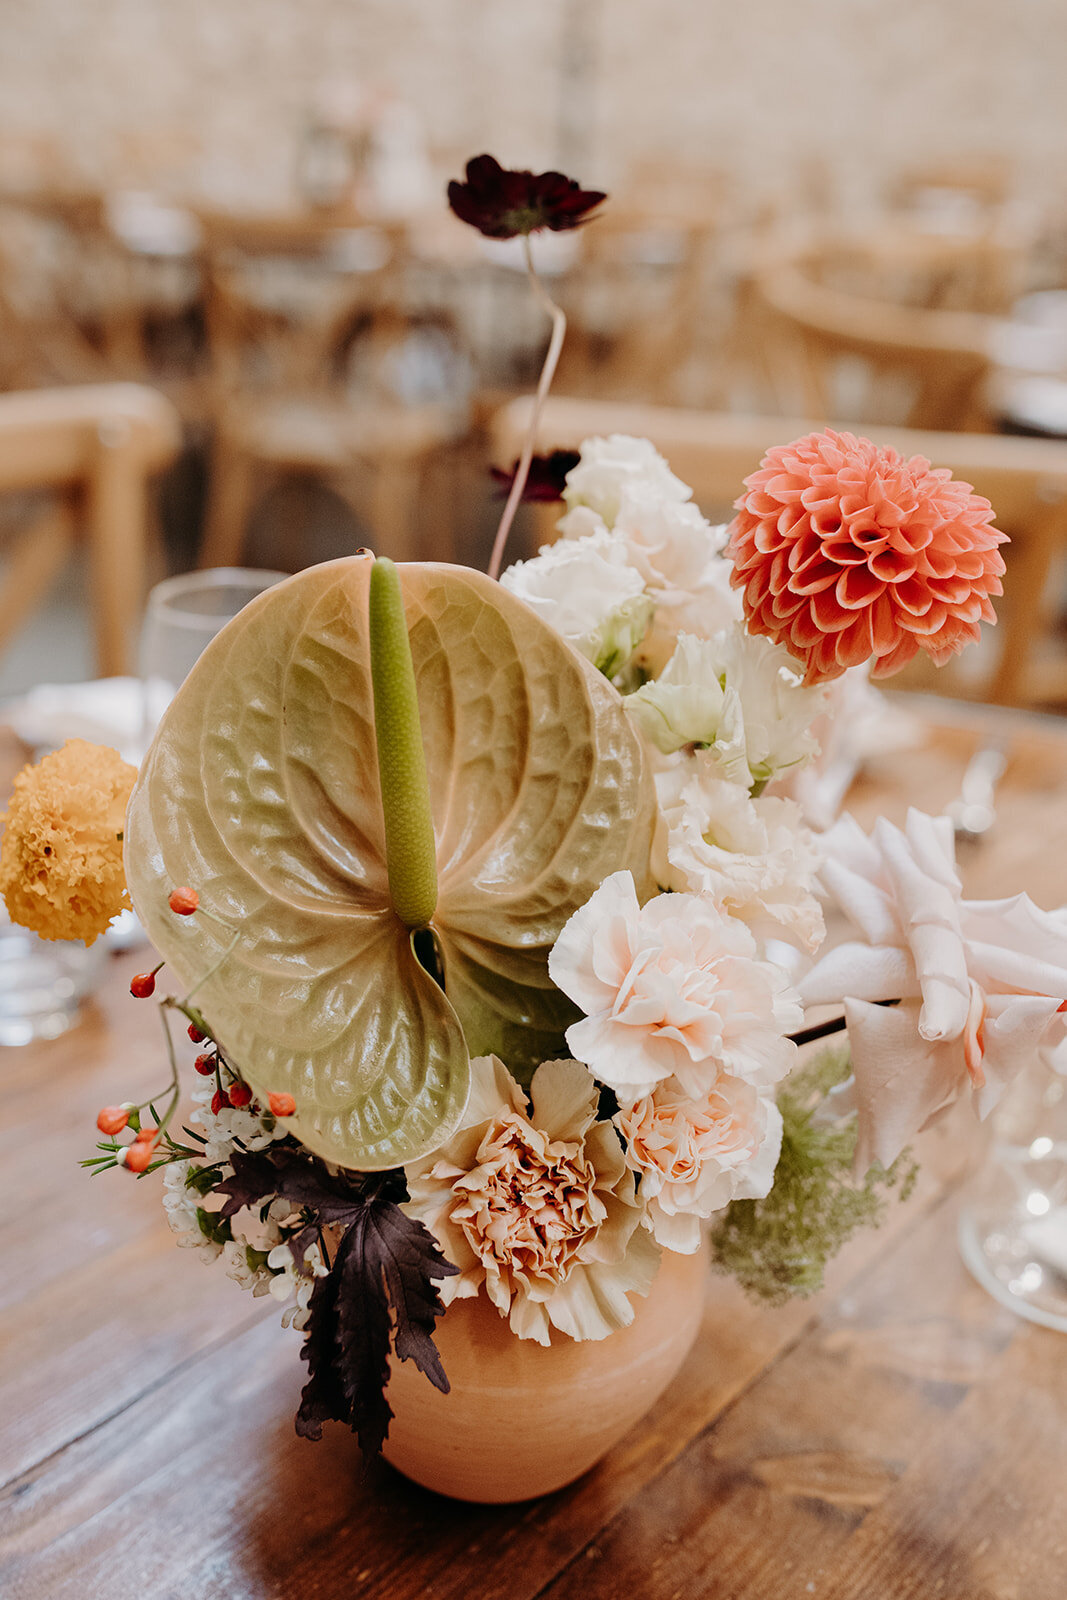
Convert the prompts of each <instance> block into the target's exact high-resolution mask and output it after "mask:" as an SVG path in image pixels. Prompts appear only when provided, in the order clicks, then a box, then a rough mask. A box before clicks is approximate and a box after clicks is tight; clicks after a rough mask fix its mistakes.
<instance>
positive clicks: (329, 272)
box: [200, 211, 469, 566]
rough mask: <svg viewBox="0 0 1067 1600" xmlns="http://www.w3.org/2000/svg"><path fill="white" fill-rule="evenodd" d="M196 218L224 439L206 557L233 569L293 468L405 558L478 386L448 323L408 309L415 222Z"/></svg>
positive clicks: (217, 443)
mask: <svg viewBox="0 0 1067 1600" xmlns="http://www.w3.org/2000/svg"><path fill="white" fill-rule="evenodd" d="M201 221H202V223H203V226H204V233H205V242H206V261H207V279H208V320H209V337H210V344H211V349H212V368H213V373H214V380H213V385H214V448H213V456H212V467H211V492H210V498H209V503H208V514H207V519H206V523H205V529H204V538H203V542H202V545H201V550H200V564H201V565H202V566H232V565H236V564H237V563H238V562H239V560H240V559H241V553H242V549H243V546H244V540H245V534H246V530H247V524H248V521H249V517H250V514H251V512H252V510H253V507H254V505H255V504H256V501H257V500H258V499H259V498H260V497H261V496H262V495H263V493H264V491H265V490H267V489H268V488H270V487H273V486H274V482H275V481H276V480H278V479H281V478H283V477H284V476H286V475H289V474H293V473H297V474H302V475H305V476H316V477H319V478H324V479H326V480H327V481H328V483H329V486H330V487H331V488H332V489H333V490H335V492H337V493H338V494H339V495H340V497H341V498H342V499H343V500H344V501H345V502H346V503H348V504H350V505H351V506H352V507H353V509H354V510H356V511H357V515H358V514H359V513H361V512H362V513H364V514H365V515H366V518H367V520H368V521H369V523H370V526H371V530H372V535H373V537H374V540H375V542H376V543H377V545H378V547H379V548H380V550H381V552H382V553H383V554H389V555H392V556H394V557H396V558H397V559H404V558H406V557H408V556H410V554H411V553H412V551H413V549H414V544H413V541H414V540H415V538H416V537H417V532H418V530H417V528H416V525H415V516H414V506H415V494H416V491H417V488H418V486H419V480H420V477H421V475H422V474H423V472H424V470H425V469H427V468H428V467H429V466H430V465H431V462H432V459H433V458H434V457H435V456H437V455H439V454H440V453H441V452H442V451H444V450H445V449H446V447H448V446H451V445H452V444H453V443H454V442H455V441H456V440H457V439H458V438H460V437H462V436H463V435H464V434H465V433H466V432H467V429H468V426H469V406H468V389H469V379H468V383H467V384H466V385H465V384H464V382H463V381H462V376H461V375H459V373H458V369H459V367H460V366H461V365H462V353H461V350H460V347H459V343H458V336H457V335H456V331H455V328H454V326H453V325H452V324H451V323H450V321H449V319H448V318H447V316H444V315H438V316H435V315H431V314H426V315H419V314H413V313H411V312H410V311H409V310H408V309H407V308H406V304H405V287H406V273H407V267H408V247H407V232H406V229H405V228H404V227H403V226H402V225H397V224H380V223H377V222H374V223H365V222H363V220H362V219H360V218H359V217H358V216H356V215H349V214H346V213H342V212H335V211H329V212H313V211H308V212H305V213H294V214H293V215H292V216H282V217H277V218H271V217H263V218H258V217H248V218H238V217H211V216H204V217H202V218H201ZM450 362H454V366H450ZM364 502H365V503H364ZM446 521H447V517H446V516H443V517H442V522H446ZM438 553H444V552H438ZM285 559H286V560H287V561H288V563H289V564H290V565H292V566H299V565H301V564H303V561H304V559H305V557H304V552H303V551H302V550H300V549H294V550H292V551H290V552H289V553H288V554H287V555H286V557H285Z"/></svg>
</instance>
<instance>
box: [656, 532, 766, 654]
mask: <svg viewBox="0 0 1067 1600" xmlns="http://www.w3.org/2000/svg"><path fill="white" fill-rule="evenodd" d="M719 531H720V530H718V529H713V530H712V532H713V533H718V532H719ZM731 566H732V563H731V562H730V561H729V560H728V559H727V558H726V556H724V555H713V556H712V557H711V559H710V560H709V561H708V563H707V565H706V566H705V568H704V570H703V572H702V573H701V574H700V577H699V578H698V579H697V581H696V583H695V584H693V586H692V587H691V588H689V589H687V590H685V591H684V592H678V591H671V592H670V593H657V594H656V614H655V616H654V617H653V619H652V626H651V627H650V628H649V630H648V632H647V633H646V634H645V637H644V638H643V639H642V640H641V645H640V648H639V650H638V652H637V656H636V661H637V665H638V666H640V667H643V668H644V670H645V671H646V672H648V673H650V674H651V675H652V677H654V678H656V677H659V676H660V674H661V673H662V672H663V669H664V668H665V666H666V665H667V662H668V661H669V660H670V658H671V656H672V655H673V654H674V651H675V649H676V648H677V645H678V640H679V638H680V636H681V635H682V634H683V633H690V634H694V635H695V636H696V637H697V638H698V639H710V638H713V637H714V636H715V634H717V633H722V632H724V631H726V630H729V629H733V628H740V627H742V626H743V622H744V612H743V609H742V605H741V596H740V594H739V592H738V591H737V590H736V589H735V588H734V587H733V585H732V584H731V582H730V571H731Z"/></svg>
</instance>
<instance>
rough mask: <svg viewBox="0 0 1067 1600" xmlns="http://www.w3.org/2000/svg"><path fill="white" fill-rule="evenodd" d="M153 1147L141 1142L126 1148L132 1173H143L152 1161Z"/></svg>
mask: <svg viewBox="0 0 1067 1600" xmlns="http://www.w3.org/2000/svg"><path fill="white" fill-rule="evenodd" d="M152 1155H153V1150H152V1146H151V1145H150V1144H148V1143H147V1141H146V1142H145V1143H143V1144H142V1143H141V1142H140V1141H139V1140H138V1141H136V1142H135V1143H133V1144H131V1145H127V1147H126V1162H125V1165H126V1166H127V1167H129V1169H130V1171H131V1172H143V1171H144V1170H145V1168H146V1167H147V1166H148V1164H149V1162H150V1161H151V1160H152Z"/></svg>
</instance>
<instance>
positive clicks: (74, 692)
mask: <svg viewBox="0 0 1067 1600" xmlns="http://www.w3.org/2000/svg"><path fill="white" fill-rule="evenodd" d="M173 695H174V689H173V686H172V685H171V684H169V683H165V682H164V681H163V679H162V678H149V679H147V680H146V679H142V678H94V679H91V680H90V681H89V682H88V683H65V684H55V683H41V684H38V685H37V687H36V688H34V689H31V690H30V691H29V693H28V694H26V695H24V696H23V697H22V698H21V699H19V700H12V701H10V702H9V703H8V704H7V705H6V706H4V707H3V710H2V712H0V716H2V717H3V720H4V721H5V722H6V723H7V724H8V726H9V727H11V728H13V729H14V731H15V732H16V733H17V734H18V736H19V738H20V739H22V740H23V742H24V743H25V744H28V745H31V746H32V747H33V748H34V749H35V750H38V751H47V750H57V749H58V748H59V746H60V745H61V744H63V743H64V742H65V741H66V740H67V739H88V740H89V742H90V743H91V744H106V745H110V746H111V747H112V748H113V749H116V750H117V751H118V752H119V754H120V755H121V756H122V758H123V760H124V761H129V762H131V763H132V764H133V765H134V766H137V765H139V764H140V761H141V758H142V756H143V755H144V753H145V750H146V749H147V748H148V744H149V741H150V740H151V737H152V734H153V732H154V731H155V727H156V724H157V723H158V721H159V719H160V717H161V716H162V715H163V712H164V711H165V710H166V708H167V706H168V705H169V704H170V701H171V699H172V698H173Z"/></svg>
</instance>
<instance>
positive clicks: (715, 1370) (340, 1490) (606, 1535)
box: [0, 710, 1067, 1600]
mask: <svg viewBox="0 0 1067 1600" xmlns="http://www.w3.org/2000/svg"><path fill="white" fill-rule="evenodd" d="M932 716H933V717H934V718H935V719H936V718H937V717H939V716H940V713H939V712H937V711H936V710H935V711H934V712H933V713H932ZM953 723H954V725H950V724H949V723H946V724H945V725H943V726H942V725H940V724H939V723H938V722H937V721H936V720H934V721H932V722H931V723H930V734H929V738H928V740H927V742H926V744H925V746H924V747H923V748H921V749H919V750H917V751H915V752H912V753H904V754H896V755H893V756H886V757H885V758H883V761H882V763H881V764H880V765H879V766H878V767H877V768H876V769H875V770H873V771H870V772H869V773H868V774H867V776H866V777H865V778H864V779H863V780H862V781H861V782H860V783H859V785H857V787H856V789H855V791H854V793H853V796H852V801H851V804H852V809H853V810H855V811H856V812H857V814H859V815H860V816H861V817H862V818H863V819H864V820H869V819H870V817H871V816H873V815H874V814H875V813H876V812H877V811H878V810H884V811H885V812H886V813H887V814H888V815H890V816H891V817H893V818H896V819H898V820H899V819H900V818H901V817H902V814H903V811H904V807H905V799H904V793H905V785H906V786H907V790H908V792H909V793H910V795H911V797H912V799H913V800H914V801H916V802H917V803H919V804H921V805H923V806H925V807H926V808H927V809H933V810H937V809H940V808H941V806H942V805H943V804H944V803H945V802H946V801H948V800H949V799H950V798H952V797H953V795H954V794H955V793H956V792H957V791H958V788H959V780H960V776H961V773H962V769H963V765H964V763H965V761H966V758H967V756H968V754H969V753H970V752H971V751H972V750H973V749H974V748H975V746H976V743H977V742H978V741H979V740H981V739H983V738H984V737H985V731H984V730H987V728H988V726H990V725H994V724H995V725H996V726H997V727H1000V728H1005V729H1007V731H1008V732H1009V734H1010V747H1009V766H1008V771H1007V773H1006V776H1005V778H1004V780H1003V784H1002V787H1001V790H1000V797H999V809H1000V821H999V823H998V826H997V829H996V831H995V833H994V834H993V836H992V837H991V838H989V839H987V840H986V841H985V842H984V843H983V844H981V845H979V846H973V847H971V850H970V854H969V855H966V856H965V857H964V877H965V885H966V890H967V892H968V893H970V894H973V895H1002V894H1007V893H1010V892H1012V891H1014V890H1016V889H1021V888H1025V889H1027V890H1029V891H1030V893H1031V894H1033V896H1034V897H1035V899H1037V900H1038V901H1039V902H1040V903H1042V904H1044V905H1049V906H1051V905H1057V904H1060V903H1063V902H1067V848H1065V846H1067V808H1065V807H1064V803H1063V795H1064V793H1065V788H1064V786H1065V783H1067V727H1065V728H1064V729H1063V730H1062V731H1061V729H1060V727H1059V726H1058V725H1056V724H1054V723H1048V724H1045V725H1042V724H1040V723H1038V722H1037V721H1036V720H1027V719H1024V718H1021V717H1018V716H1017V715H1015V714H1011V713H1007V714H1005V713H991V714H990V720H989V722H988V723H987V722H985V721H983V719H982V717H981V716H976V715H975V714H974V713H973V712H963V713H960V715H959V716H958V717H955V718H953ZM144 965H145V960H144V956H143V953H142V954H141V955H138V954H137V953H136V952H133V953H131V954H128V955H123V956H121V957H115V958H113V959H112V963H111V970H110V972H109V975H108V977H107V981H106V983H105V984H104V986H103V988H102V989H101V991H100V993H99V995H98V997H97V999H96V1002H95V1003H94V1004H93V1005H92V1006H91V1008H90V1009H89V1011H88V1013H87V1015H86V1016H85V1019H84V1021H83V1022H82V1023H81V1024H80V1025H79V1026H78V1027H77V1028H75V1029H74V1030H72V1031H71V1032H70V1033H68V1034H67V1035H66V1036H65V1037H63V1038H61V1039H58V1040H55V1041H53V1042H51V1043H42V1044H35V1045H32V1046H28V1047H25V1048H23V1049H8V1050H6V1051H2V1052H0V1107H2V1115H0V1141H2V1152H3V1153H2V1162H0V1185H2V1200H0V1240H2V1242H3V1252H2V1256H0V1259H2V1261H3V1268H4V1270H3V1274H2V1277H0V1352H2V1359H0V1419H2V1421H0V1441H2V1442H0V1484H2V1485H3V1488H2V1490H0V1595H2V1596H3V1600H68V1597H69V1600H96V1597H101V1600H102V1597H104V1596H106V1597H108V1600H133V1597H137V1600H178V1597H179V1596H180V1597H182V1600H194V1597H195V1600H261V1597H285V1600H290V1597H292V1600H342V1597H343V1600H353V1597H361V1600H362V1597H367V1600H372V1597H373V1600H416V1597H419V1600H421V1597H423V1596H425V1597H431V1596H432V1597H433V1600H491V1597H492V1600H497V1597H499V1600H534V1597H535V1596H537V1597H542V1600H572V1597H579V1596H580V1597H581V1600H600V1597H603V1600H609V1597H615V1596H619V1595H625V1596H628V1597H629V1596H632V1597H637V1600H694V1597H698V1596H709V1597H716V1600H786V1597H788V1600H797V1597H799V1600H806V1597H807V1596H809V1595H814V1596H817V1597H818V1600H903V1597H909V1600H913V1597H914V1600H919V1597H921V1600H935V1597H936V1600H1063V1597H1064V1596H1067V1500H1065V1478H1067V1340H1064V1338H1063V1337H1062V1336H1060V1335H1058V1334H1055V1333H1052V1332H1049V1331H1046V1330H1043V1329H1039V1328H1036V1327H1033V1326H1031V1325H1030V1324H1028V1323H1026V1322H1023V1321H1020V1320H1017V1319H1016V1318H1015V1317H1014V1316H1012V1314H1011V1313H1010V1312H1008V1311H1006V1310H1004V1309H1002V1308H1001V1307H999V1306H998V1305H996V1304H995V1303H994V1302H993V1301H992V1300H991V1299H989V1298H988V1297H987V1296H986V1294H985V1293H984V1292H983V1291H982V1290H981V1289H980V1288H979V1287H978V1286H977V1285H976V1284H975V1283H974V1282H972V1280H971V1279H970V1277H969V1276H968V1275H967V1273H966V1271H965V1269H964V1268H963V1266H962V1264H961V1262H960V1260H959V1257H958V1255H957V1252H956V1243H955V1225H956V1214H957V1210H958V1206H959V1191H960V1186H961V1183H962V1181H963V1177H964V1174H965V1169H966V1167H967V1163H968V1158H969V1156H970V1154H971V1152H972V1151H973V1136H972V1135H971V1133H970V1132H969V1131H968V1127H967V1123H966V1119H961V1118H956V1119H954V1120H950V1121H949V1122H948V1123H947V1124H943V1125H942V1127H941V1128H940V1129H938V1130H935V1131H934V1132H932V1133H930V1134H927V1135H925V1136H924V1137H923V1139H922V1140H921V1141H920V1147H919V1153H920V1155H921V1156H922V1158H923V1174H922V1178H921V1180H920V1183H919V1185H918V1188H917V1191H916V1193H915V1195H914V1196H913V1198H912V1199H911V1200H910V1201H909V1202H908V1203H907V1205H905V1206H903V1207H901V1206H897V1208H896V1211H895V1213H894V1214H893V1216H892V1218H891V1221H890V1223H889V1224H888V1225H887V1226H886V1227H885V1228H884V1229H883V1230H882V1231H881V1232H878V1233H869V1234H866V1235H865V1236H863V1237H862V1238H860V1239H857V1240H856V1241H854V1242H853V1244H852V1245H851V1246H849V1247H848V1249H846V1251H845V1252H844V1253H843V1255H842V1257H841V1258H840V1259H839V1260H838V1262H836V1263H835V1265H834V1268H833V1269H832V1275H831V1281H830V1283H829V1285H828V1287H827V1289H826V1290H825V1291H824V1292H823V1293H822V1294H821V1295H820V1296H818V1297H817V1298H815V1299H812V1300H809V1301H802V1302H797V1303H794V1304H791V1305H790V1306H788V1307H787V1308H785V1309H784V1310H780V1311H775V1310H769V1309H766V1308H762V1307H759V1306H755V1305H753V1304H751V1303H750V1302H748V1301H747V1300H746V1299H745V1298H744V1296H743V1295H742V1294H741V1292H740V1291H739V1289H738V1288H737V1286H736V1285H735V1284H734V1283H733V1282H732V1281H730V1280H727V1279H724V1278H718V1277H715V1278H712V1279H711V1280H710V1281H709V1283H708V1290H707V1310H706V1316H705V1321H704V1326H703V1330H702V1333H701V1337H700V1339H699V1341H698V1344H697V1346H696V1348H695V1350H694V1352H693V1354H692V1356H691V1358H690V1359H689V1361H688V1363H687V1365H686V1367H685V1369H684V1371H683V1372H682V1374H681V1375H680V1377H679V1378H678V1379H677V1380H676V1382H675V1383H674V1384H673V1386H672V1387H671V1389H670V1390H669V1391H668V1393H667V1395H666V1396H665V1398H664V1399H663V1401H662V1402H661V1404H660V1405H659V1406H658V1407H657V1409H656V1410H655V1412H654V1414H653V1415H652V1416H650V1417H649V1418H648V1419H647V1420H646V1421H645V1422H644V1423H642V1424H641V1425H639V1426H638V1428H636V1429H635V1430H634V1432H633V1433H632V1434H631V1435H630V1436H629V1437H628V1438H627V1439H626V1440H625V1441H624V1443H623V1444H622V1445H621V1446H620V1447H619V1448H618V1449H617V1450H616V1451H615V1452H614V1453H613V1454H612V1455H611V1456H610V1457H609V1458H608V1459H607V1460H606V1461H605V1462H604V1463H602V1464H601V1466H600V1467H598V1468H597V1469H595V1470H594V1471H593V1472H592V1473H591V1474H590V1475H589V1476H588V1477H586V1478H585V1479H584V1480H582V1481H581V1482H580V1483H579V1484H577V1485H576V1486H575V1487H574V1488H572V1489H570V1490H564V1491H563V1492H561V1493H559V1494H557V1495H553V1496H549V1497H547V1498H545V1499H542V1500H537V1501H531V1502H529V1503H527V1504H525V1505H520V1506H514V1507H497V1508H485V1507H478V1506H467V1505H461V1504H457V1503H454V1502H450V1501H447V1500H444V1499H440V1498H438V1497H436V1496H434V1495H432V1494H429V1493H427V1492H425V1491H424V1490H421V1489H417V1488H415V1487H413V1486H412V1485H410V1484H408V1483H407V1482H405V1481H404V1480H403V1479H402V1478H400V1477H399V1476H398V1475H397V1474H395V1473H394V1472H393V1471H392V1470H391V1469H390V1468H388V1467H386V1466H384V1465H381V1464H379V1465H378V1466H376V1467H375V1468H373V1469H372V1470H371V1471H370V1472H369V1473H368V1474H366V1475H361V1470H360V1463H359V1457H358V1453H357V1450H356V1446H355V1442H354V1440H353V1439H352V1437H351V1436H350V1435H349V1434H348V1433H347V1432H345V1431H344V1430H342V1429H340V1428H339V1427H336V1426H334V1427H332V1428H330V1427H328V1428H327V1430H326V1434H325V1436H324V1439H323V1441H322V1442H321V1443H320V1444H310V1443H307V1442H305V1441H302V1440H300V1439H298V1438H297V1437H296V1435H295V1433H294V1431H293V1413H294V1411H295V1408H296V1404H297V1398H298V1395H299V1391H300V1388H301V1384H302V1375H303V1372H304V1368H303V1366H302V1364H301V1362H300V1361H299V1360H298V1359H297V1351H298V1344H299V1336H298V1335H295V1334H293V1333H291V1332H286V1331H285V1330H283V1329H282V1328H281V1327H280V1325H279V1316H278V1310H277V1306H276V1304H275V1303H274V1302H273V1301H271V1300H270V1299H269V1298H268V1299H267V1301H266V1303H265V1302H264V1301H263V1300H258V1301H254V1300H252V1299H251V1298H250V1297H249V1296H248V1295H247V1294H246V1293H243V1292H242V1291H240V1290H239V1289H237V1287H236V1286H235V1285H234V1284H232V1283H231V1282H230V1281H229V1280H228V1279H227V1278H226V1277H225V1275H224V1273H223V1271H222V1269H221V1267H220V1266H218V1265H215V1266H211V1267H208V1266H205V1265H204V1264H203V1263H202V1262H201V1261H200V1260H199V1259H198V1258H197V1256H196V1255H195V1253H193V1252H189V1251H179V1250H176V1249H175V1248H174V1246H173V1243H172V1238H171V1235H170V1233H169V1232H168V1230H167V1228H166V1226H165V1223H164V1220H163V1214H162V1209H161V1206H160V1183H159V1180H158V1178H156V1179H148V1180H146V1181H145V1182H143V1183H139V1184H137V1183H135V1182H134V1181H133V1179H132V1178H130V1177H129V1176H128V1175H127V1174H125V1173H121V1172H112V1173H107V1174H105V1175H104V1176H102V1177H100V1178H96V1179H92V1180H90V1179H89V1178H88V1177H87V1176H86V1175H85V1174H84V1173H83V1172H82V1171H81V1169H79V1167H78V1166H77V1164H76V1163H77V1161H78V1159H79V1158H80V1157H81V1156H84V1155H86V1154H88V1153H91V1150H92V1145H93V1141H94V1138H95V1132H94V1117H95V1113H96V1111H97V1109H98V1107H99V1106H101V1105H103V1104H105V1103H109V1102H113V1101H115V1100H119V1099H123V1098H127V1097H132V1096H133V1095H134V1094H135V1093H140V1092H142V1091H144V1092H147V1091H148V1090H149V1089H150V1088H151V1087H153V1086H154V1084H155V1083H156V1081H157V1080H159V1079H160V1078H161V1077H162V1075H163V1074H162V1070H161V1062H160V1047H159V1042H158V1037H157V1036H158V1027H159V1025H158V1021H157V1018H156V1015H155V1007H154V1006H153V1005H150V1004H145V1003H138V1002H135V1001H133V1000H131V999H130V998H129V996H128V995H127V993H126V988H127V985H128V982H129V978H130V976H131V974H132V973H133V972H134V971H136V970H138V969H139V968H141V967H143V966H144ZM189 1049H190V1054H191V1053H192V1047H191V1046H190V1047H189ZM504 1420H505V1423H506V1421H507V1419H504ZM512 1422H513V1425H514V1426H515V1428H516V1429H518V1428H520V1427H522V1425H523V1419H522V1418H521V1417H515V1418H514V1419H512Z"/></svg>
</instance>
